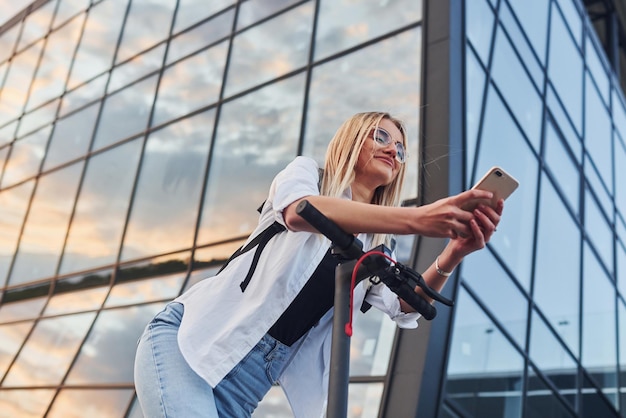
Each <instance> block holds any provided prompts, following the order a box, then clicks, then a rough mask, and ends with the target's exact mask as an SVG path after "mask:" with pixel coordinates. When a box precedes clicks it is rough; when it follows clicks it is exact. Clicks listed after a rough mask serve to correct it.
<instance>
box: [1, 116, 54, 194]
mask: <svg viewBox="0 0 626 418" xmlns="http://www.w3.org/2000/svg"><path fill="white" fill-rule="evenodd" d="M51 131H52V127H51V126H47V127H45V128H43V129H40V130H38V131H37V132H34V133H32V134H30V135H28V136H25V137H24V138H21V139H18V140H17V141H15V142H14V143H13V146H12V148H11V151H10V153H9V158H8V160H7V162H6V165H5V166H4V175H3V176H2V187H3V188H5V187H8V186H11V185H13V184H16V183H19V182H21V181H23V180H26V179H27V178H29V177H32V176H34V175H35V174H37V173H39V167H40V166H41V160H42V159H43V156H44V154H45V152H46V145H47V144H48V138H49V137H50V132H51Z"/></svg>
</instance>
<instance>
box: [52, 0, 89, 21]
mask: <svg viewBox="0 0 626 418" xmlns="http://www.w3.org/2000/svg"><path fill="white" fill-rule="evenodd" d="M89 4H91V0H59V5H58V6H57V12H56V14H55V15H54V22H53V23H52V27H53V28H57V27H59V26H60V25H62V24H63V23H65V22H67V21H68V20H69V19H71V18H72V17H74V16H76V15H77V14H79V13H80V12H83V11H85V10H86V9H87V7H89Z"/></svg>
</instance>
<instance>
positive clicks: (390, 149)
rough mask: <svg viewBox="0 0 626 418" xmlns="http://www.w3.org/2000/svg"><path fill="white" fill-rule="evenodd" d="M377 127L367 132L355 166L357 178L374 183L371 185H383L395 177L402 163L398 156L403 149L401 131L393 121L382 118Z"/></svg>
mask: <svg viewBox="0 0 626 418" xmlns="http://www.w3.org/2000/svg"><path fill="white" fill-rule="evenodd" d="M379 128H380V129H379V130H378V131H376V130H375V129H372V130H371V131H370V132H369V133H368V135H367V139H366V140H365V142H364V143H363V147H362V148H361V152H360V153H359V159H358V161H357V164H356V168H355V174H356V177H357V179H360V180H361V181H364V180H367V183H374V186H373V187H378V186H385V185H387V184H389V183H391V182H392V181H393V180H394V179H395V178H396V176H397V175H398V172H399V171H400V165H401V164H402V163H400V162H399V161H398V158H400V159H402V158H403V157H402V155H400V156H398V154H399V153H400V154H402V152H403V150H404V145H403V141H402V139H403V138H402V132H400V129H398V127H397V126H396V125H395V124H394V123H393V122H391V121H390V120H389V119H383V120H382V121H381V122H380V124H379ZM398 144H400V145H402V146H399V145H398Z"/></svg>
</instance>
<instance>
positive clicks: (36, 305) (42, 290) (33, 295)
mask: <svg viewBox="0 0 626 418" xmlns="http://www.w3.org/2000/svg"><path fill="white" fill-rule="evenodd" d="M49 286H50V284H49V283H47V284H45V285H38V286H34V288H31V287H26V288H19V289H16V290H15V291H14V292H15V293H21V295H17V296H16V297H15V298H13V297H10V296H11V293H9V292H7V293H5V294H4V298H3V301H2V302H3V303H2V305H0V323H2V322H13V321H21V320H24V319H32V318H37V317H38V316H39V313H40V312H41V310H42V308H43V307H44V305H45V304H46V301H47V300H48V296H47V294H48V289H49ZM42 295H46V296H45V297H42Z"/></svg>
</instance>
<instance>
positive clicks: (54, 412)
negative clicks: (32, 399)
mask: <svg viewBox="0 0 626 418" xmlns="http://www.w3.org/2000/svg"><path fill="white" fill-rule="evenodd" d="M133 393H134V392H133V390H132V389H63V390H61V391H60V392H59V394H58V396H57V397H56V398H55V399H54V403H53V404H52V406H51V408H50V412H48V413H47V414H46V417H50V418H53V417H54V418H81V417H86V416H88V417H90V418H109V417H123V416H124V414H125V413H126V408H128V403H129V402H130V400H131V398H132V397H133Z"/></svg>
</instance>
